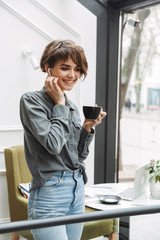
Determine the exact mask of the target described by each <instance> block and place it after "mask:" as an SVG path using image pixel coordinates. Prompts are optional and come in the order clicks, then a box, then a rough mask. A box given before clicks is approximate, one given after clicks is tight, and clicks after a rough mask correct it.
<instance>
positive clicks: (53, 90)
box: [45, 75, 65, 105]
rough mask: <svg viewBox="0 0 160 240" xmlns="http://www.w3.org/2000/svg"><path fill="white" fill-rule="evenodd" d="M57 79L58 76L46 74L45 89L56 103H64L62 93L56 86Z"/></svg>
mask: <svg viewBox="0 0 160 240" xmlns="http://www.w3.org/2000/svg"><path fill="white" fill-rule="evenodd" d="M57 81H58V78H56V77H53V76H49V75H48V76H47V78H46V81H45V89H46V92H47V93H48V95H49V96H50V97H51V98H52V99H53V101H54V102H55V104H56V105H57V104H58V105H65V97H64V93H63V92H62V90H61V89H60V87H59V86H58V84H57Z"/></svg>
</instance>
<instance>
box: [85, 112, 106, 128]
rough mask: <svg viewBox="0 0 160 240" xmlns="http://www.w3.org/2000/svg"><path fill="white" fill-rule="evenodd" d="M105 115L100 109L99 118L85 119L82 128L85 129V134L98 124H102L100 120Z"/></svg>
mask: <svg viewBox="0 0 160 240" xmlns="http://www.w3.org/2000/svg"><path fill="white" fill-rule="evenodd" d="M106 115H107V113H106V112H104V111H103V109H101V112H100V114H99V117H98V118H97V119H96V120H90V119H85V120H84V123H83V126H82V127H83V128H85V129H86V131H87V132H90V131H91V128H93V127H95V126H97V125H98V124H100V123H101V122H102V119H103V118H104V117H105V116H106Z"/></svg>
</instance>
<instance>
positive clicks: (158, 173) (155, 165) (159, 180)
mask: <svg viewBox="0 0 160 240" xmlns="http://www.w3.org/2000/svg"><path fill="white" fill-rule="evenodd" d="M146 170H148V171H149V181H150V192H151V196H152V197H154V198H158V199H160V160H157V161H155V160H151V161H150V164H149V165H148V166H147V167H146Z"/></svg>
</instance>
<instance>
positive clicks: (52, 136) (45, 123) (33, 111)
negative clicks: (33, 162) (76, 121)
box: [20, 95, 69, 155]
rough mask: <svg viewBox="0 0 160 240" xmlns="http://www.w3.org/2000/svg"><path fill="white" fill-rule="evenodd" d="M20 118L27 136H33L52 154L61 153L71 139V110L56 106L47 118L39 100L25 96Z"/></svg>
mask: <svg viewBox="0 0 160 240" xmlns="http://www.w3.org/2000/svg"><path fill="white" fill-rule="evenodd" d="M20 117H21V121H22V124H23V126H24V128H25V131H26V134H32V135H34V137H35V138H36V139H37V140H38V141H39V142H40V143H41V144H42V145H43V147H44V148H45V149H46V150H47V151H48V152H50V153H51V154H54V155H57V154H59V153H60V152H61V150H62V148H63V146H64V144H65V143H66V141H67V140H68V138H69V128H68V121H69V120H68V117H69V108H68V107H67V106H65V105H55V106H54V107H53V109H52V114H51V116H47V109H45V108H44V107H43V106H42V105H41V103H40V102H39V99H36V97H35V96H30V95H23V96H22V97H21V100H20Z"/></svg>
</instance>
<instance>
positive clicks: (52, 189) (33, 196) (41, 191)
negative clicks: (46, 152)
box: [28, 170, 85, 240]
mask: <svg viewBox="0 0 160 240" xmlns="http://www.w3.org/2000/svg"><path fill="white" fill-rule="evenodd" d="M84 209H85V208H84V182H83V176H82V174H81V172H80V170H75V171H66V172H64V171H60V172H55V173H54V174H53V176H52V178H51V179H49V180H48V181H47V182H45V184H44V185H43V186H42V187H40V188H38V189H35V190H32V191H31V193H30V197H29V202H28V218H29V220H31V219H42V218H51V217H57V216H66V215H71V214H78V213H84ZM82 230H83V223H76V224H68V225H63V226H55V227H47V228H40V229H34V230H32V234H33V236H34V240H80V238H81V234H82Z"/></svg>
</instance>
